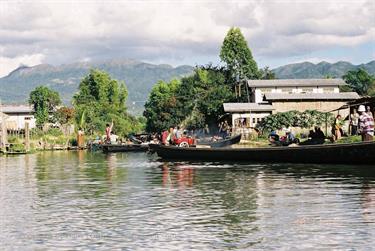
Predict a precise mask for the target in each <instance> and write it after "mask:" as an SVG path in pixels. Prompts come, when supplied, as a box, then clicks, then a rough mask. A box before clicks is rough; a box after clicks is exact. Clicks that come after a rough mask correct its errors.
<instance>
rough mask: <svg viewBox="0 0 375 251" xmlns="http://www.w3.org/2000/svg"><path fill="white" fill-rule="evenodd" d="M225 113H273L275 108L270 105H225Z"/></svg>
mask: <svg viewBox="0 0 375 251" xmlns="http://www.w3.org/2000/svg"><path fill="white" fill-rule="evenodd" d="M223 105H224V111H225V112H249V111H254V112H255V111H272V110H274V108H273V107H272V105H270V104H258V103H224V104H223Z"/></svg>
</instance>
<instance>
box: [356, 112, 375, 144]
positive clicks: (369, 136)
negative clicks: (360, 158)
mask: <svg viewBox="0 0 375 251" xmlns="http://www.w3.org/2000/svg"><path fill="white" fill-rule="evenodd" d="M358 112H360V113H361V115H360V116H359V132H360V133H361V135H362V141H372V140H373V137H374V118H373V117H372V116H370V115H369V114H368V113H367V112H366V108H365V106H364V105H360V106H359V108H358Z"/></svg>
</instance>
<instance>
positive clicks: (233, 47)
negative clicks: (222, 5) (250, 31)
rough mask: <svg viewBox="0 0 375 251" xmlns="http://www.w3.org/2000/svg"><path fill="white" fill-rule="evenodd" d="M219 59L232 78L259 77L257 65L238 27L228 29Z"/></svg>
mask: <svg viewBox="0 0 375 251" xmlns="http://www.w3.org/2000/svg"><path fill="white" fill-rule="evenodd" d="M220 59H221V61H223V62H224V63H225V64H226V66H227V68H228V70H229V71H230V72H231V75H232V78H233V80H234V79H235V78H236V77H237V76H239V77H240V78H241V79H257V78H259V72H258V66H257V63H256V62H255V60H254V59H253V55H252V53H251V51H250V49H249V47H248V45H247V42H246V39H245V37H244V36H243V35H242V32H241V30H240V28H236V27H232V28H230V29H229V31H228V33H227V35H226V37H225V38H224V41H223V44H222V46H221V51H220Z"/></svg>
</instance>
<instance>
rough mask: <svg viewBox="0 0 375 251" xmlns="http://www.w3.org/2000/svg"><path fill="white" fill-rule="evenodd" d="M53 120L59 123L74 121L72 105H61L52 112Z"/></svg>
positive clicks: (64, 123)
mask: <svg viewBox="0 0 375 251" xmlns="http://www.w3.org/2000/svg"><path fill="white" fill-rule="evenodd" d="M53 117H54V120H55V121H56V122H58V123H60V124H61V125H66V124H72V123H73V122H74V117H75V111H74V108H72V107H66V106H63V107H61V108H59V109H57V111H56V112H55V113H54V115H53Z"/></svg>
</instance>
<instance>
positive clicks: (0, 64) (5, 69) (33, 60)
mask: <svg viewBox="0 0 375 251" xmlns="http://www.w3.org/2000/svg"><path fill="white" fill-rule="evenodd" d="M0 51H1V50H0ZM43 60H44V55H43V54H33V55H23V56H19V57H14V58H7V57H0V76H5V75H7V74H8V73H9V70H10V69H11V70H13V69H15V68H17V67H18V66H20V64H24V65H28V66H30V65H37V64H41V63H42V62H43Z"/></svg>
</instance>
